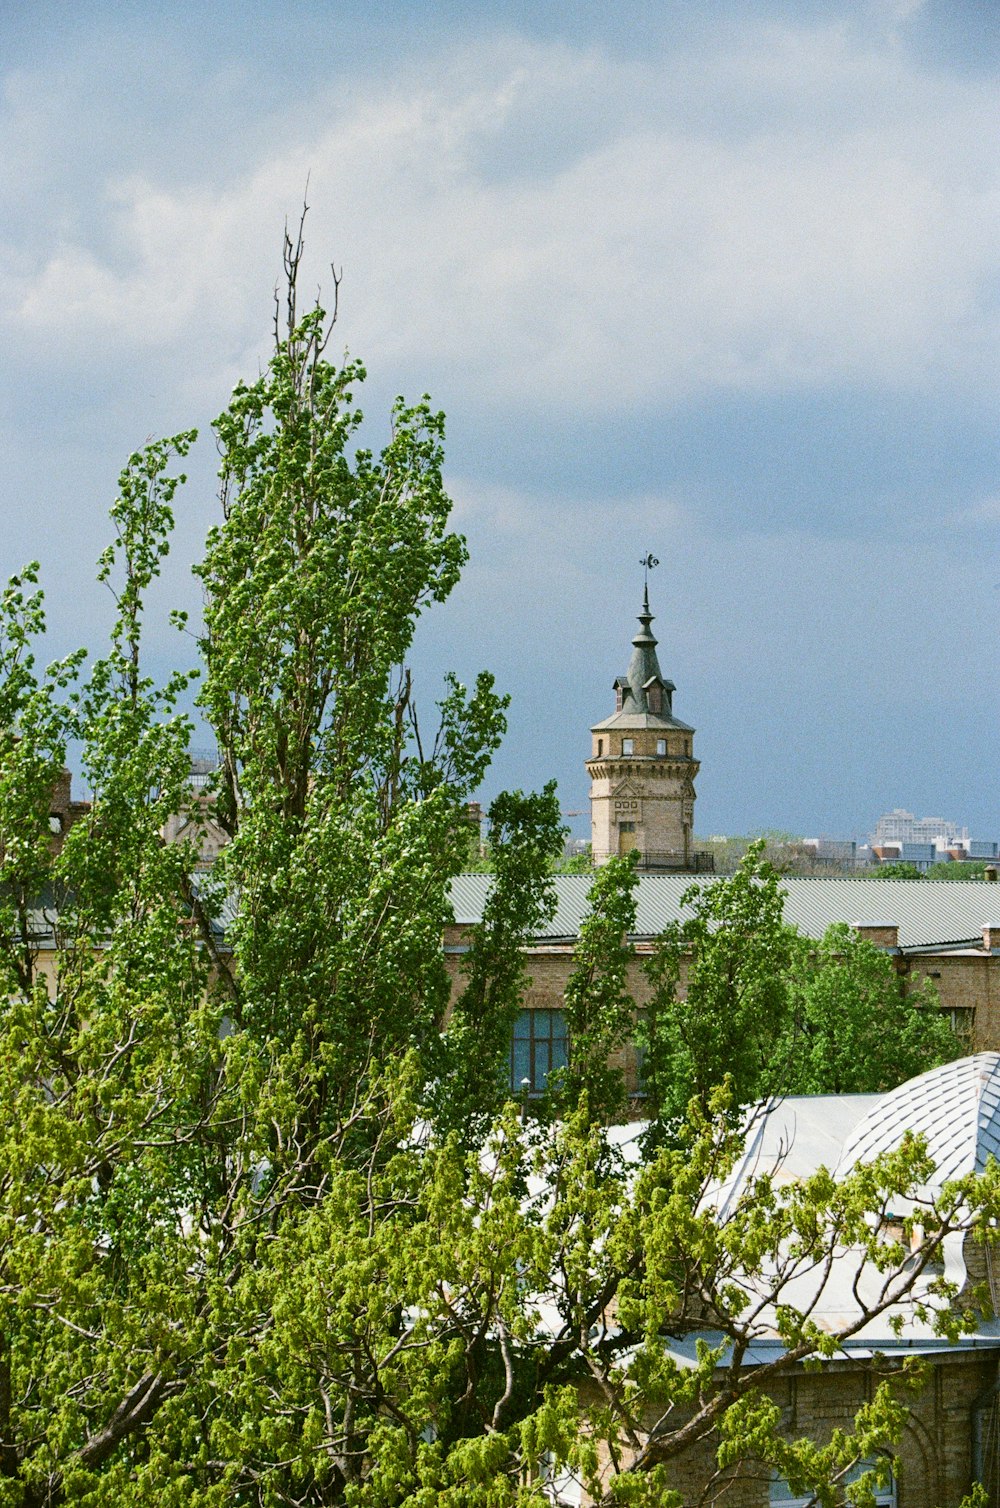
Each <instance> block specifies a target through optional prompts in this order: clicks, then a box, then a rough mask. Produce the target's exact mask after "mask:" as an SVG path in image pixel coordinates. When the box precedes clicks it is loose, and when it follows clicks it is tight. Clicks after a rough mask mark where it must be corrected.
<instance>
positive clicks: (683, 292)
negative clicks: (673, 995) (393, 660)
mask: <svg viewBox="0 0 1000 1508" xmlns="http://www.w3.org/2000/svg"><path fill="white" fill-rule="evenodd" d="M0 70H2V73H0V146H2V151H0V206H2V218H0V339H2V345H3V351H4V360H3V362H2V363H0V447H2V452H0V453H2V461H3V478H2V483H0V511H2V521H3V536H2V539H3V543H2V547H0V566H2V568H3V569H4V571H5V572H6V571H7V570H15V569H17V568H18V566H20V564H21V563H22V562H23V560H25V559H27V558H31V557H32V556H40V557H41V558H42V561H43V566H44V575H45V580H46V583H47V586H48V589H49V603H50V617H51V624H52V638H53V653H54V652H55V651H56V650H57V649H59V650H62V649H63V648H66V647H68V646H69V645H71V644H75V643H77V642H83V643H89V644H97V643H98V642H99V638H100V632H101V628H102V625H104V624H105V623H106V621H107V607H108V605H107V602H106V601H105V599H104V597H103V596H102V595H101V592H100V590H99V589H98V588H97V587H96V586H94V585H93V584H92V578H93V573H92V568H91V567H92V562H93V561H94V559H95V558H96V556H97V554H98V552H99V550H100V548H101V546H102V544H103V543H104V542H105V538H106V513H107V508H108V506H109V504H110V502H111V499H112V497H113V492H114V484H115V478H116V476H117V472H118V470H119V468H120V466H121V464H122V462H123V461H124V459H125V457H126V456H127V455H128V453H129V451H130V450H131V449H133V448H134V447H135V446H136V445H137V444H139V443H141V442H142V440H143V439H144V438H145V437H146V436H147V435H149V434H163V433H169V432H171V431H172V430H174V429H177V428H181V427H187V426H189V425H197V426H198V427H199V428H201V429H202V431H203V434H204V435H206V436H207V430H208V425H209V423H210V421H211V419H212V418H213V417H214V415H215V414H216V413H217V412H218V411H219V410H220V409H221V408H222V407H223V406H224V404H225V402H226V398H227V395H228V393H229V391H230V389H231V387H232V385H233V383H234V382H235V381H236V379H237V378H238V377H239V376H240V375H241V374H252V373H253V372H255V371H256V369H257V366H258V364H259V362H260V361H261V359H262V358H263V357H264V356H265V355H266V349H267V336H268V325H269V318H270V303H271V291H272V289H273V285H274V281H275V274H276V271H277V268H278V264H279V254H280V237H281V230H282V225H283V222H284V220H285V217H286V216H290V217H293V218H294V217H295V215H296V213H297V209H298V206H299V204H300V202H301V199H302V193H303V187H304V185H305V182H306V179H307V176H308V178H309V183H310V189H309V198H310V203H311V206H312V208H311V213H310V217H309V225H308V236H307V241H308V251H307V262H308V266H307V276H308V279H309V280H310V281H311V282H315V283H318V284H321V285H322V284H324V283H325V284H326V286H329V271H328V269H329V264H330V262H331V261H336V263H337V265H338V267H342V268H343V271H344V282H343V287H342V294H341V311H342V312H341V320H340V324H339V326H338V332H337V340H338V342H339V343H340V344H342V345H343V346H345V347H346V348H348V349H349V350H350V351H351V353H352V354H354V355H359V356H361V357H363V358H364V360H365V361H366V363H367V365H368V368H369V371H370V373H371V377H370V379H369V382H368V384H367V392H366V400H365V403H364V406H365V410H366V413H367V414H368V416H369V421H370V423H369V438H370V440H371V441H372V442H373V443H378V440H379V436H380V433H381V432H382V431H383V430H384V425H385V418H386V414H387V411H388V407H389V403H390V401H391V398H392V396H393V394H394V393H396V392H397V391H402V392H405V393H407V394H409V395H411V396H413V395H417V394H419V393H420V392H422V391H424V390H425V389H427V390H429V391H430V393H431V394H432V396H433V397H434V399H435V400H436V401H437V402H438V403H439V404H440V405H441V406H442V407H443V408H444V409H445V411H446V412H447V414H448V423H449V443H448V454H449V465H448V482H449V485H450V489H451V491H452V494H453V496H454V498H455V504H456V510H455V516H456V521H457V524H458V526H459V527H460V528H461V529H462V530H463V532H464V533H465V534H466V535H467V537H468V541H469V546H470V550H471V552H472V560H471V563H470V566H469V568H468V571H467V573H466V576H465V579H464V580H463V583H462V585H461V587H460V588H459V589H458V591H457V592H456V593H455V595H454V597H453V598H452V600H451V601H450V602H449V603H448V604H447V605H446V606H445V607H444V608H443V609H439V610H437V611H436V612H435V613H433V614H431V615H429V616H428V617H427V619H426V620H425V622H424V624H423V625H422V627H421V632H420V636H419V640H418V645H417V648H416V654H415V659H416V668H417V670H418V673H419V676H420V682H421V685H422V686H423V687H424V690H423V701H424V702H425V703H426V702H427V701H429V700H432V699H433V696H434V695H435V694H436V690H437V685H438V682H439V678H440V675H441V673H442V671H443V670H444V669H446V668H449V667H454V668H455V669H457V670H458V672H459V673H460V674H461V675H462V676H463V677H470V676H472V675H473V674H474V673H475V671H476V669H478V668H479V667H481V666H485V667H488V668H490V669H493V670H494V671H495V672H496V674H497V676H498V678H499V680H500V682H501V684H502V685H503V686H504V687H505V688H506V689H507V690H509V691H510V692H511V694H512V697H513V707H512V712H511V731H510V736H509V739H508V742H507V745H506V747H505V749H504V751H503V753H502V755H501V756H500V758H499V759H498V761H497V764H496V767H495V770H494V774H493V777H492V778H491V784H490V789H489V790H488V791H486V792H485V793H484V794H486V795H489V794H490V791H491V790H493V789H496V788H498V787H499V786H500V785H512V784H516V785H521V786H530V785H537V784H539V783H541V782H542V781H544V780H545V779H547V778H549V777H550V776H552V775H554V776H556V777H557V779H558V781H559V786H560V791H561V794H562V797H563V802H564V805H565V807H566V808H567V809H582V808H585V807H586V795H587V786H586V777H585V773H584V770H583V764H582V761H583V758H584V757H585V754H586V750H587V747H588V737H587V730H588V727H589V725H590V724H591V723H592V722H593V721H596V720H597V719H599V718H601V717H603V716H605V715H606V714H607V712H608V711H609V710H610V706H611V702H610V697H611V692H610V686H611V681H612V680H613V678H614V676H615V675H616V674H618V673H619V672H620V671H621V670H622V669H624V666H625V664H626V663H627V656H628V651H629V642H628V641H629V638H630V637H631V633H632V629H633V622H634V613H635V611H636V609H637V607H638V601H639V596H640V593H641V571H640V570H639V566H638V562H639V559H640V557H641V556H642V555H643V554H644V553H645V552H646V551H647V550H652V551H653V552H654V553H655V554H656V555H657V556H659V558H660V560H661V562H662V565H661V567H660V569H659V570H658V571H657V572H656V574H655V575H654V577H653V578H652V582H651V595H652V598H653V606H654V609H655V611H656V613H657V621H656V631H657V632H658V634H659V637H660V641H661V660H662V663H663V666H664V669H665V671H666V672H667V673H668V674H669V675H670V676H671V677H672V678H673V680H674V681H675V682H676V683H677V687H678V690H677V696H676V700H675V705H676V708H677V711H678V714H679V715H680V716H681V717H682V718H684V719H685V720H686V721H688V722H691V723H693V724H694V725H695V726H696V727H697V728H698V745H697V747H698V752H699V753H700V756H701V759H702V762H703V768H702V773H701V777H700V780H699V796H698V808H697V826H698V829H699V830H700V831H701V832H703V833H714V832H737V831H747V830H749V829H754V828H763V827H778V828H787V829H791V830H794V831H797V832H801V833H805V834H807V835H816V834H819V833H830V834H837V835H861V834H863V833H865V832H867V831H868V830H869V829H870V828H871V826H872V825H873V823H874V821H875V818H876V817H877V816H878V815H879V813H880V812H881V811H883V810H884V809H886V808H888V807H891V806H897V805H904V806H908V807H910V808H911V809H914V810H916V811H917V812H918V814H923V813H925V812H926V813H935V814H942V815H944V816H947V817H950V818H952V819H954V820H957V821H959V822H961V823H967V824H968V825H969V826H970V827H971V828H972V829H973V831H974V832H975V833H976V834H978V835H981V836H989V837H1000V809H998V803H997V800H996V797H995V787H996V756H995V753H994V750H995V746H996V733H995V727H996V721H997V719H996V702H997V687H998V685H1000V675H998V664H997V647H996V646H997V637H996V627H995V625H996V622H997V617H998V614H1000V481H998V466H997V462H998V449H997V439H996V435H997V419H996V412H997V397H998V388H1000V357H998V349H1000V342H998V333H1000V331H998V325H1000V152H998V150H997V147H998V141H997V137H998V124H1000V21H998V19H997V15H996V10H995V6H993V5H992V4H973V3H968V0H927V3H924V4H921V3H919V0H853V3H849V4H848V3H841V4H835V3H819V0H815V3H810V0H794V3H792V0H787V3H779V0H761V3H754V4H750V3H735V0H733V3H726V0H716V3H707V4H705V5H701V6H692V5H691V4H690V3H689V0H685V3H669V0H660V3H657V4H629V3H624V4H619V5H618V6H615V7H609V6H607V4H606V3H602V4H598V3H596V0H595V3H589V0H587V3H583V0H581V3H578V4H565V5H560V6H555V5H551V4H547V3H545V4H543V3H541V0H536V3H527V0H524V3H521V4H507V5H504V4H502V3H494V4H490V5H486V4H478V3H469V0H464V3H461V4H459V3H457V0H456V3H443V0H442V3H422V4H419V5H417V4H403V3H396V4H392V3H383V4H382V5H380V6H379V7H377V8H376V7H374V6H372V5H371V4H370V3H366V4H362V3H360V0H353V3H348V4H337V3H334V0H327V3H323V4H320V3H314V0H296V3H287V0H286V3H282V0H274V3H269V4H263V3H246V4H231V5H225V4H220V3H217V0H201V3H198V4H191V5H185V4H164V5H154V4H146V3H132V4H128V3H121V4H117V5H111V4H101V3H91V4H87V3H86V0H84V3H76V4H64V3H49V4H46V3H45V0H41V3H35V4H33V5H32V6H30V7H12V6H8V7H5V8H4V9H3V14H2V16H0ZM189 470H190V475H191V481H190V483H189V486H188V488H187V489H186V490H185V493H184V495H183V496H182V497H181V498H180V499H179V504H178V508H177V513H178V535H177V542H176V546H175V551H174V555H173V557H172V559H171V562H170V567H169V570H168V573H167V576H166V579H165V581H164V584H163V588H162V590H161V592H160V593H159V594H158V599H157V607H158V608H159V609H162V610H163V615H164V617H165V608H166V606H167V604H168V602H169V603H173V602H178V603H180V604H182V605H185V606H188V607H195V608H196V607H197V594H196V591H195V589H194V585H193V583H192V582H191V580H190V577H189V570H188V568H189V565H190V562H191V560H192V559H194V558H195V556H196V555H197V553H198V548H199V543H200V540H201V539H202V537H203V536H204V533H205V530H206V529H207V527H208V526H209V524H210V523H211V522H212V521H213V519H214V517H215V503H214V483H213V471H214V453H213V450H212V446H211V441H210V439H206V441H205V442H204V443H203V444H202V446H201V447H200V453H199V454H198V456H197V457H196V459H195V461H194V464H193V465H192V466H191V467H190V468H189ZM154 647H155V652H156V655H157V657H158V658H159V659H160V661H161V662H162V664H163V665H166V664H167V663H168V660H169V659H170V658H171V657H172V656H175V655H176V654H178V653H181V654H183V652H184V646H183V643H181V644H177V643H175V642H174V640H173V638H172V636H171V632H170V630H169V629H168V628H167V627H166V625H165V622H164V623H163V624H162V625H161V624H160V622H159V619H158V620H157V627H156V630H155V639H154ZM573 825H574V827H576V829H577V830H578V831H585V829H586V822H585V820H584V819H575V821H574V823H573Z"/></svg>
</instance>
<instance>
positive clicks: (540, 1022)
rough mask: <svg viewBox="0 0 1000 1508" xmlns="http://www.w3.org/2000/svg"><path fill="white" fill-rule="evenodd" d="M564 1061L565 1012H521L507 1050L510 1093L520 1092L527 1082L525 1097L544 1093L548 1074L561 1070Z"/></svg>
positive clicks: (566, 1055)
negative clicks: (526, 1094)
mask: <svg viewBox="0 0 1000 1508" xmlns="http://www.w3.org/2000/svg"><path fill="white" fill-rule="evenodd" d="M568 1062H569V1041H568V1038H567V1036H566V1013H565V1012H564V1011H542V1010H535V1011H521V1012H520V1013H519V1015H518V1018H517V1020H516V1021H515V1023H514V1040H513V1041H512V1043H511V1047H510V1087H511V1089H512V1090H513V1091H514V1093H515V1094H520V1093H521V1092H522V1090H523V1089H524V1087H525V1084H524V1081H525V1079H527V1081H528V1084H527V1089H528V1094H529V1096H534V1095H539V1094H544V1092H545V1084H546V1080H547V1079H548V1076H549V1074H550V1073H554V1072H555V1070H556V1069H557V1068H565V1067H566V1065H567V1063H568Z"/></svg>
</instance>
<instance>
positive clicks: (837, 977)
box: [778, 923, 965, 1094]
mask: <svg viewBox="0 0 1000 1508" xmlns="http://www.w3.org/2000/svg"><path fill="white" fill-rule="evenodd" d="M803 955H804V956H803V959H802V967H801V968H799V969H798V970H796V971H795V973H794V976H793V979H792V981H791V988H790V991H789V1002H790V1021H789V1024H788V1027H787V1029H786V1036H785V1040H784V1042H783V1043H782V1045H781V1047H780V1048H779V1052H778V1057H779V1060H780V1061H781V1062H783V1063H785V1064H787V1065H788V1068H787V1078H786V1080H785V1086H784V1087H785V1088H786V1089H787V1091H788V1092H789V1093H791V1094H866V1093H868V1094H870V1093H872V1092H880V1091H883V1090H886V1089H892V1088H894V1087H895V1086H896V1085H897V1084H901V1083H903V1081H904V1080H906V1079H910V1078H914V1077H915V1076H916V1075H917V1074H919V1073H923V1072H924V1071H925V1070H926V1069H928V1068H933V1067H935V1066H936V1065H937V1064H939V1063H947V1062H948V1061H949V1060H950V1059H952V1058H957V1057H961V1055H962V1053H963V1051H964V1050H965V1049H964V1046H963V1043H962V1042H961V1040H960V1039H959V1038H958V1037H957V1036H956V1034H955V1032H954V1031H953V1030H952V1028H951V1025H950V1023H949V1021H948V1018H947V1017H946V1016H945V1015H944V1013H943V1012H942V1010H941V1008H940V1004H939V1001H938V995H937V991H936V990H935V988H934V986H933V984H932V983H931V981H930V980H925V981H924V982H923V983H922V984H920V985H918V986H910V985H908V984H907V982H906V981H905V979H904V978H903V977H902V976H900V975H899V974H898V973H897V971H896V967H895V964H894V961H893V959H892V958H891V957H890V956H889V955H888V954H887V953H886V952H884V950H883V949H881V948H877V947H875V945H874V944H873V943H871V942H869V941H868V940H867V938H863V937H859V936H858V934H857V933H856V932H855V931H854V929H853V928H852V927H848V926H845V925H844V924H843V923H841V924H839V925H837V926H833V927H830V928H829V930H828V931H827V933H826V935H825V936H824V938H823V940H822V942H821V943H820V944H819V946H818V947H815V946H813V945H807V947H806V948H804V949H803Z"/></svg>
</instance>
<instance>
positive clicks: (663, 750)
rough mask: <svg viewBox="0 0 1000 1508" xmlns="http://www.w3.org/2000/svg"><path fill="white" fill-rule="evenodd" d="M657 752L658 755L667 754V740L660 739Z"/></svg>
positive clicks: (657, 741)
mask: <svg viewBox="0 0 1000 1508" xmlns="http://www.w3.org/2000/svg"><path fill="white" fill-rule="evenodd" d="M656 752H657V754H665V753H666V752H667V740H666V739H665V738H658V739H657V740H656Z"/></svg>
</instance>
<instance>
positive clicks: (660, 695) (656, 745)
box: [587, 590, 711, 871]
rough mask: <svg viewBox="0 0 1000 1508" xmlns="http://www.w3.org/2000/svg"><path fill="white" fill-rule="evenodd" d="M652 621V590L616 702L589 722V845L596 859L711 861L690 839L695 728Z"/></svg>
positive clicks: (704, 864) (688, 866)
mask: <svg viewBox="0 0 1000 1508" xmlns="http://www.w3.org/2000/svg"><path fill="white" fill-rule="evenodd" d="M652 623H653V615H652V613H651V612H650V611H649V592H648V590H647V591H646V592H645V594H644V596H643V602H642V611H641V612H640V614H639V632H638V633H637V634H636V635H635V637H634V639H633V640H632V658H631V660H630V661H629V667H628V670H627V672H626V673H625V675H623V676H621V675H620V676H618V677H617V678H616V679H615V681H614V683H613V690H614V693H615V710H614V712H613V713H612V715H611V716H610V717H608V718H605V720H604V721H603V722H600V723H595V725H594V727H593V728H592V729H591V739H592V743H591V752H590V758H589V759H588V761H587V773H588V774H589V776H590V821H591V839H592V841H591V851H592V853H593V856H594V862H595V863H597V864H602V863H604V862H605V861H606V860H607V859H609V858H610V857H611V856H612V855H614V854H624V853H630V852H632V851H635V852H636V853H637V854H638V865H639V868H640V869H641V870H682V871H690V870H692V869H699V868H711V856H710V855H708V854H696V853H695V851H694V844H693V834H694V802H695V789H694V783H695V778H696V776H697V774H698V769H699V765H698V761H697V760H696V759H695V757H694V732H695V730H694V729H693V728H692V727H690V726H689V725H688V724H687V723H682V722H681V721H680V720H679V719H678V718H676V717H675V716H674V702H673V698H674V691H675V690H676V688H675V686H674V683H673V681H670V680H667V679H666V678H665V676H664V674H663V672H662V670H661V669H660V662H659V659H658V658H657V653H656V645H657V641H656V639H655V637H654V635H653V632H652Z"/></svg>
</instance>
